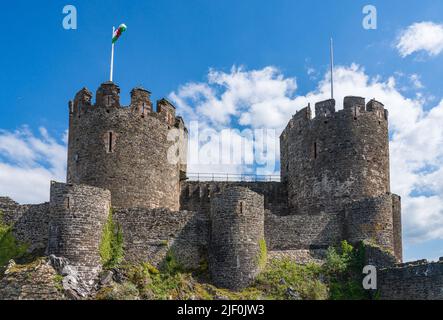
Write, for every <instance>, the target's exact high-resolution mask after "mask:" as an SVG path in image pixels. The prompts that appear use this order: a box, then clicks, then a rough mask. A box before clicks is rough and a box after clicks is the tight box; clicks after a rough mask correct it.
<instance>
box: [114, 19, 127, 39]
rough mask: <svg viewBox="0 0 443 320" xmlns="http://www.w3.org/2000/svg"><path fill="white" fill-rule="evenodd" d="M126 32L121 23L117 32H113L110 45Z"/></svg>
mask: <svg viewBox="0 0 443 320" xmlns="http://www.w3.org/2000/svg"><path fill="white" fill-rule="evenodd" d="M125 31H126V25H125V24H124V23H122V24H121V25H119V26H118V28H117V30H115V31H114V34H113V35H112V43H115V42H116V41H117V40H118V38H120V36H121V35H122V33H123V32H125Z"/></svg>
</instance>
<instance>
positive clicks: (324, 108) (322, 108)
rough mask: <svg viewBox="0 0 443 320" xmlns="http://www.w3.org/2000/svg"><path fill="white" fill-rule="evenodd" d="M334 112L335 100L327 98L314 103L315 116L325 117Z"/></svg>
mask: <svg viewBox="0 0 443 320" xmlns="http://www.w3.org/2000/svg"><path fill="white" fill-rule="evenodd" d="M334 113H335V100H334V99H329V100H325V101H321V102H317V103H316V104H315V117H316V118H320V117H323V118H327V117H330V116H332V115H333V114H334Z"/></svg>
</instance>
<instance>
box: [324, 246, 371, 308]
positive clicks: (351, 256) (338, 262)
mask: <svg viewBox="0 0 443 320" xmlns="http://www.w3.org/2000/svg"><path fill="white" fill-rule="evenodd" d="M363 257H364V246H363V245H362V244H360V245H359V246H358V247H357V248H353V247H352V246H351V245H350V244H349V243H348V242H346V241H343V242H342V243H341V245H340V246H339V247H337V248H335V247H330V248H329V249H328V252H327V256H326V262H325V264H324V266H323V268H324V271H325V274H326V275H327V277H328V282H329V288H330V290H329V291H330V299H332V300H361V299H368V298H369V297H370V296H369V293H368V292H366V291H365V290H364V289H363V286H362V269H363V264H364V260H363Z"/></svg>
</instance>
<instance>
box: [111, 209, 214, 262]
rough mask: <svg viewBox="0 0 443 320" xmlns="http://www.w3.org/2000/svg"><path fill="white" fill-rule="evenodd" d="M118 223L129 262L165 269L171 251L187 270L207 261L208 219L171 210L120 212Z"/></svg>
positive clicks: (116, 219) (130, 210)
mask: <svg viewBox="0 0 443 320" xmlns="http://www.w3.org/2000/svg"><path fill="white" fill-rule="evenodd" d="M114 219H115V221H116V222H117V223H118V224H119V225H120V226H121V227H122V232H123V240H124V249H125V259H126V260H127V261H131V262H150V263H151V264H153V265H155V266H161V264H162V262H163V261H164V259H165V257H166V255H167V254H168V251H170V250H172V251H171V253H172V254H173V255H174V256H175V257H176V258H177V260H178V262H179V263H180V264H182V265H183V266H184V267H186V268H190V269H196V268H198V267H199V264H200V263H201V262H203V261H204V260H207V258H206V256H207V244H208V240H209V234H208V231H209V225H208V223H209V222H208V216H207V215H202V214H199V213H195V212H190V211H178V212H173V211H170V210H168V209H145V208H135V209H120V208H116V209H115V211H114Z"/></svg>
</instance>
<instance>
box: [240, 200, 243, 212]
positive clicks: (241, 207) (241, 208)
mask: <svg viewBox="0 0 443 320" xmlns="http://www.w3.org/2000/svg"><path fill="white" fill-rule="evenodd" d="M240 214H243V201H240Z"/></svg>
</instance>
